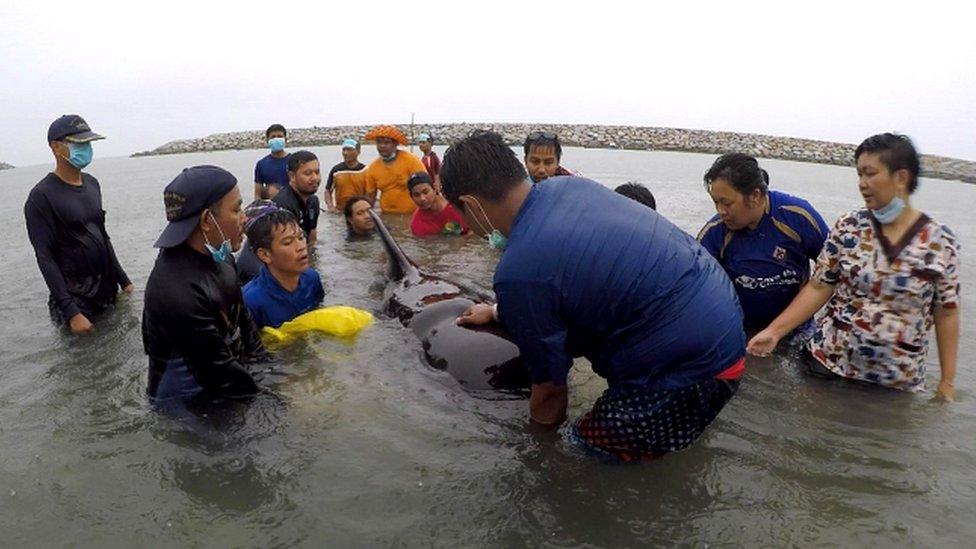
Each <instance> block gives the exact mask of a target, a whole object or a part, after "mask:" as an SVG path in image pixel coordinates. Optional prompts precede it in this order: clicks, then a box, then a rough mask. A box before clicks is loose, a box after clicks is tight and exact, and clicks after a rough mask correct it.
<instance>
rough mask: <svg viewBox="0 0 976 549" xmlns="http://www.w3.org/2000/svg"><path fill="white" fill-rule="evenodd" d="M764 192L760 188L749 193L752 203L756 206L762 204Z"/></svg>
mask: <svg viewBox="0 0 976 549" xmlns="http://www.w3.org/2000/svg"><path fill="white" fill-rule="evenodd" d="M762 201H763V192H762V191H761V190H760V189H753V190H752V193H751V194H750V195H749V202H750V205H751V206H752V207H753V208H755V207H758V206H759V205H761V204H762Z"/></svg>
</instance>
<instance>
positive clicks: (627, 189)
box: [613, 181, 657, 210]
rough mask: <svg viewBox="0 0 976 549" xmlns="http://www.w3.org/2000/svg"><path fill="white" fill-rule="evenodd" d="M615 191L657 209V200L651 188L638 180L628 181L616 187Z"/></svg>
mask: <svg viewBox="0 0 976 549" xmlns="http://www.w3.org/2000/svg"><path fill="white" fill-rule="evenodd" d="M613 192H615V193H617V194H622V195H624V196H626V197H627V198H629V199H631V200H635V201H637V202H640V203H641V204H643V205H645V206H647V207H648V208H650V209H652V210H657V201H655V200H654V194H653V193H652V192H651V190H650V189H648V188H647V187H645V186H643V185H641V184H640V183H638V182H636V181H628V182H627V183H624V184H623V185H620V186H619V187H617V188H616V189H614V190H613Z"/></svg>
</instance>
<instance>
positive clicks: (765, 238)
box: [698, 191, 828, 331]
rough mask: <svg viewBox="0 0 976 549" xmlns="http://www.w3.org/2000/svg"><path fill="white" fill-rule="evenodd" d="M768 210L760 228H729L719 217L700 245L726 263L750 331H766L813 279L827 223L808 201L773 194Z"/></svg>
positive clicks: (701, 237)
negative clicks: (812, 275) (812, 269)
mask: <svg viewBox="0 0 976 549" xmlns="http://www.w3.org/2000/svg"><path fill="white" fill-rule="evenodd" d="M767 196H768V198H769V200H768V201H767V202H766V212H765V213H764V214H763V217H762V219H761V220H760V221H759V225H757V226H756V228H755V229H749V228H745V229H740V230H738V231H732V230H729V228H728V227H726V225H725V223H722V220H721V219H719V217H718V216H717V215H716V216H714V217H712V219H711V220H710V221H709V222H708V223H707V224H706V225H705V226H704V227H703V228H702V230H701V232H700V233H698V241H699V242H700V243H701V245H702V246H704V247H705V249H706V250H708V253H710V254H712V256H714V257H715V259H717V260H718V262H719V263H720V264H721V265H722V268H723V269H725V272H726V273H728V275H729V278H731V279H732V283H733V285H734V286H735V292H736V294H738V296H739V303H741V304H742V311H743V313H744V317H745V327H746V330H750V331H757V330H761V329H763V328H765V327H766V326H768V325H769V323H770V322H772V321H773V320H774V319H775V318H776V317H777V316H778V315H779V314H780V313H781V312H783V310H784V309H786V307H787V306H788V305H789V304H790V302H791V301H793V298H794V297H796V294H798V293H799V292H800V288H802V287H803V285H804V284H805V283H806V281H807V280H808V279H809V278H810V262H811V261H815V260H816V259H817V256H819V255H820V249H821V248H822V247H823V242H824V240H825V239H826V238H827V231H828V229H827V224H826V223H824V220H823V218H822V217H820V214H819V213H817V210H815V209H814V208H813V206H811V205H810V203H808V202H807V201H806V200H803V199H802V198H797V197H795V196H791V195H788V194H786V193H783V192H779V191H769V193H768V195H767Z"/></svg>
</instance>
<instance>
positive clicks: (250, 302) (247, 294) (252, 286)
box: [241, 268, 267, 308]
mask: <svg viewBox="0 0 976 549" xmlns="http://www.w3.org/2000/svg"><path fill="white" fill-rule="evenodd" d="M264 274H265V270H264V268H262V269H261V271H260V272H259V273H258V275H257V276H255V277H254V278H252V279H251V281H250V282H248V283H247V284H245V285H244V287H242V288H241V294H242V295H243V297H244V303H245V304H246V305H247V306H248V307H249V308H250V307H253V306H256V305H258V304H260V303H261V302H263V301H264V297H265V295H266V294H267V288H266V287H265V276H264Z"/></svg>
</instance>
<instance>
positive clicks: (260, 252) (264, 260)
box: [254, 248, 271, 265]
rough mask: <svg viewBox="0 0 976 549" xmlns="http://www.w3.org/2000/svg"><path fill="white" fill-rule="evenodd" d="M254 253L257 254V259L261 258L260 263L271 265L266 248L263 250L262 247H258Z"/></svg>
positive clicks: (269, 254) (269, 253)
mask: <svg viewBox="0 0 976 549" xmlns="http://www.w3.org/2000/svg"><path fill="white" fill-rule="evenodd" d="M254 255H256V256H258V259H260V260H261V263H264V264H265V265H271V252H269V251H268V250H265V249H264V248H258V249H257V251H255V252H254Z"/></svg>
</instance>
